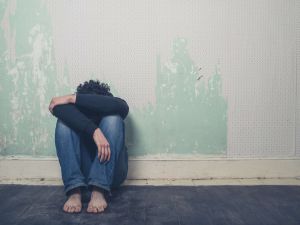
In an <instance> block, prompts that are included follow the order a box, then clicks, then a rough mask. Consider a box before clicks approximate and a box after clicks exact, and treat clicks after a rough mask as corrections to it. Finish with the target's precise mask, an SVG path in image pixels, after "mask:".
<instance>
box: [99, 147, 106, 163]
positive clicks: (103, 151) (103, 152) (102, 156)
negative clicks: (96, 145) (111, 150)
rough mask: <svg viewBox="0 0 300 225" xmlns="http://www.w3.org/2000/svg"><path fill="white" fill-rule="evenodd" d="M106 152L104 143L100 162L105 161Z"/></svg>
mask: <svg viewBox="0 0 300 225" xmlns="http://www.w3.org/2000/svg"><path fill="white" fill-rule="evenodd" d="M104 154H105V148H104V146H103V145H102V146H101V158H100V162H102V161H103V158H104Z"/></svg>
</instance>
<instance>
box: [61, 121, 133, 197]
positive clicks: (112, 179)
mask: <svg viewBox="0 0 300 225" xmlns="http://www.w3.org/2000/svg"><path fill="white" fill-rule="evenodd" d="M98 127H99V128H100V130H101V131H102V133H103V134H104V136H105V137H106V139H107V141H108V142H109V145H110V152H111V156H110V160H109V161H103V162H100V160H99V158H98V157H97V155H98V154H97V152H98V150H97V146H96V144H95V143H94V141H93V139H92V138H91V137H90V138H83V137H82V136H81V135H80V134H79V133H78V132H76V131H74V130H73V129H71V128H70V127H68V126H67V125H66V124H65V123H64V122H63V121H62V120H60V119H57V122H56V127H55V146H56V153H57V156H58V160H59V163H60V167H61V175H62V180H63V184H64V191H65V194H66V195H68V194H69V193H70V192H69V191H71V190H72V189H74V188H77V187H81V188H87V189H88V190H89V191H90V190H91V189H92V185H94V186H97V187H100V188H102V189H104V190H106V191H107V192H109V193H110V195H111V189H112V188H117V187H119V186H120V185H121V184H122V183H123V182H124V180H125V179H126V177H127V172H128V153H127V147H126V146H125V125H124V121H123V119H122V118H121V116H119V115H108V116H104V117H102V119H101V121H100V123H99V126H98ZM87 146H92V148H90V147H87Z"/></svg>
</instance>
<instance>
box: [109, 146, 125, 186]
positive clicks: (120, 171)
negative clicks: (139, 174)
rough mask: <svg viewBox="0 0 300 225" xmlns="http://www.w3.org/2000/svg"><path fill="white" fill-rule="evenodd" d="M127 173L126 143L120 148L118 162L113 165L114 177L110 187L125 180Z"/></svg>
mask: <svg viewBox="0 0 300 225" xmlns="http://www.w3.org/2000/svg"><path fill="white" fill-rule="evenodd" d="M127 173H128V150H127V147H126V145H124V148H123V149H122V152H121V153H120V155H119V159H118V163H117V164H116V167H115V173H114V179H113V183H112V186H111V187H112V188H118V187H120V186H121V184H122V183H123V182H124V181H125V180H126V177H127Z"/></svg>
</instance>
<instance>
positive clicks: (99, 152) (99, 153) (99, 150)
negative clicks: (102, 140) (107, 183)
mask: <svg viewBox="0 0 300 225" xmlns="http://www.w3.org/2000/svg"><path fill="white" fill-rule="evenodd" d="M100 156H101V147H99V148H98V159H99V160H100Z"/></svg>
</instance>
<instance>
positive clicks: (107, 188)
mask: <svg viewBox="0 0 300 225" xmlns="http://www.w3.org/2000/svg"><path fill="white" fill-rule="evenodd" d="M88 185H89V186H90V185H94V186H97V187H100V188H102V189H104V190H105V191H106V193H109V195H112V193H111V188H110V187H109V186H106V185H103V184H99V183H98V182H95V181H90V182H89V183H88Z"/></svg>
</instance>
